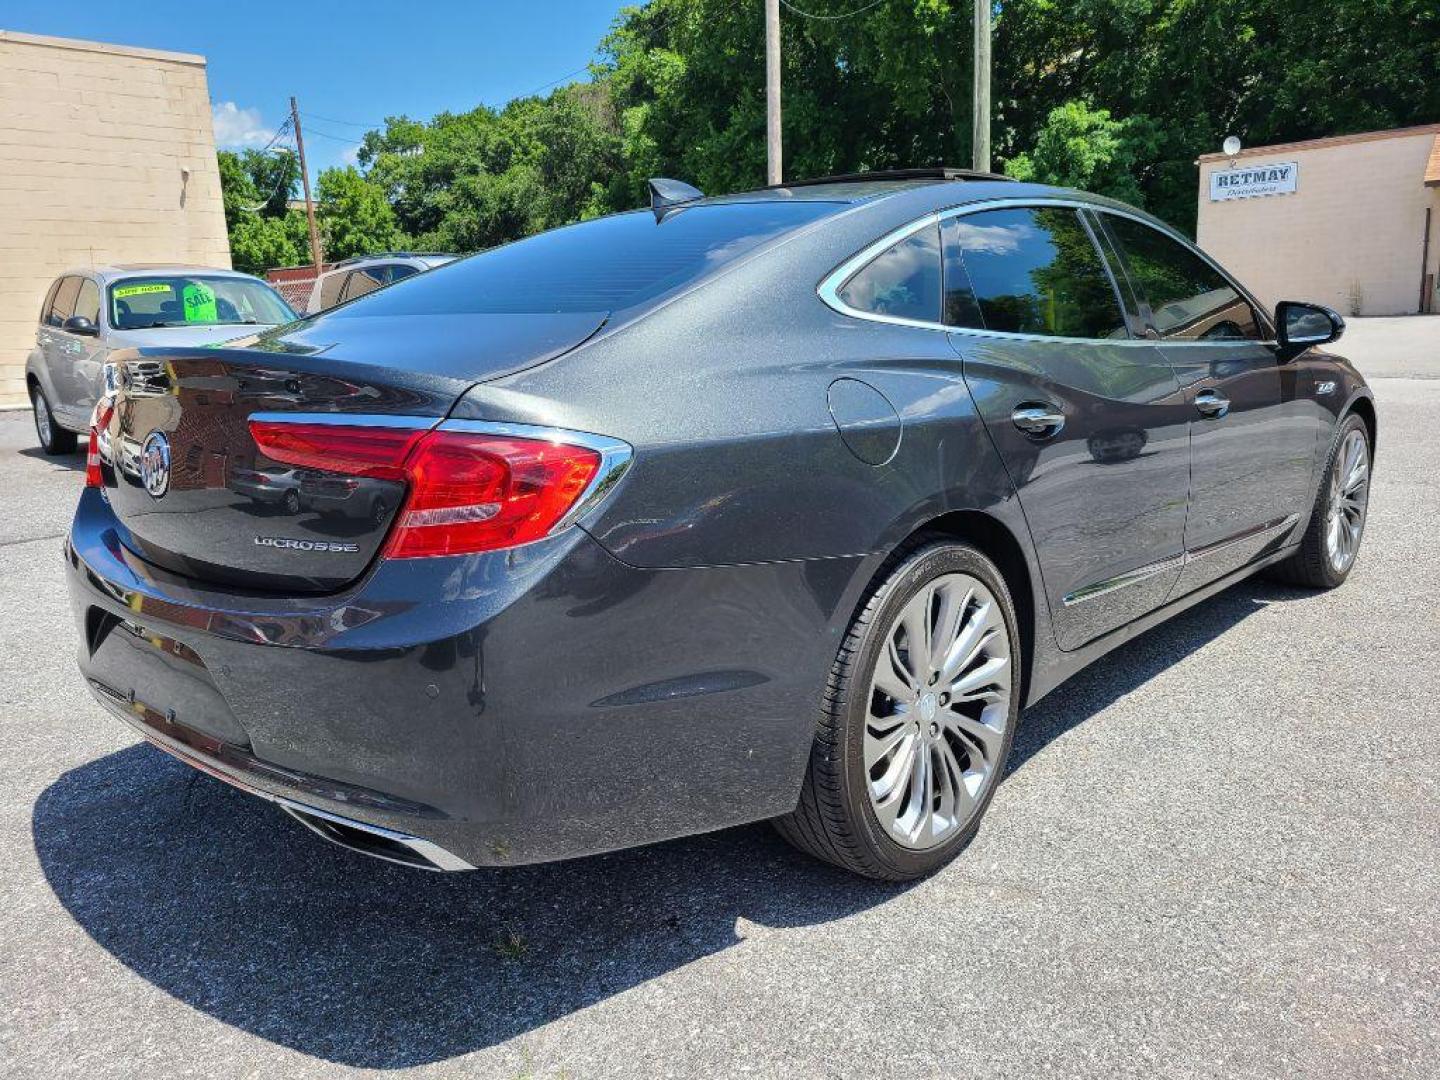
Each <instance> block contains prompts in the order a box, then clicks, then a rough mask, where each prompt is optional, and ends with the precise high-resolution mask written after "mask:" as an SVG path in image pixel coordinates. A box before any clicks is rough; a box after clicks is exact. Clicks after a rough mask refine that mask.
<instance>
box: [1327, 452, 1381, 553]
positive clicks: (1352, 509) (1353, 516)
mask: <svg viewBox="0 0 1440 1080" xmlns="http://www.w3.org/2000/svg"><path fill="white" fill-rule="evenodd" d="M1369 501H1370V448H1369V446H1368V445H1367V444H1366V441H1365V435H1364V433H1362V432H1360V431H1358V430H1357V431H1352V432H1350V433H1349V434H1348V435H1346V436H1345V439H1344V441H1343V442H1341V444H1340V452H1339V453H1338V454H1336V455H1335V466H1334V468H1332V469H1331V470H1330V507H1329V512H1328V514H1327V517H1326V521H1325V552H1326V554H1327V555H1328V556H1329V559H1330V565H1331V567H1332V568H1334V569H1335V570H1336V571H1339V572H1341V573H1343V572H1344V571H1346V570H1348V569H1349V568H1350V564H1351V563H1353V562H1354V561H1355V555H1356V554H1357V553H1358V552H1359V550H1360V537H1361V536H1362V535H1363V534H1364V532H1365V509H1366V506H1367V505H1368V503H1369Z"/></svg>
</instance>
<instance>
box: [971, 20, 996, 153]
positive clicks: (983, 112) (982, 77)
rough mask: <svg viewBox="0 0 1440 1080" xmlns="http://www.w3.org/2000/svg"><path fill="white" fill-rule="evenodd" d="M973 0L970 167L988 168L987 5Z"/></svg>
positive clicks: (988, 24) (988, 27)
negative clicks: (973, 36) (972, 105)
mask: <svg viewBox="0 0 1440 1080" xmlns="http://www.w3.org/2000/svg"><path fill="white" fill-rule="evenodd" d="M992 2H993V0H975V93H974V95H973V103H974V109H975V114H974V122H973V124H972V126H971V129H970V130H971V137H970V167H971V168H973V169H978V170H979V171H980V172H989V171H990V5H991V3H992Z"/></svg>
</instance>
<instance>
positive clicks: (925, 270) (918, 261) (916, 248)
mask: <svg viewBox="0 0 1440 1080" xmlns="http://www.w3.org/2000/svg"><path fill="white" fill-rule="evenodd" d="M838 295H839V297H840V300H841V301H842V302H843V303H844V304H845V305H846V306H847V307H851V308H854V309H855V310H856V311H865V312H869V313H870V314H872V315H888V316H890V317H892V318H897V319H917V320H919V321H921V322H929V323H933V322H938V321H939V320H940V228H939V226H938V225H927V226H925V227H924V228H923V229H920V230H919V231H918V232H915V233H912V234H911V235H909V236H907V237H906V238H905V239H904V240H901V241H900V242H899V243H897V244H895V245H893V246H892V247H890V248H889V249H887V250H886V251H883V252H881V253H880V254H879V255H877V256H876V257H875V258H873V259H871V260H870V262H868V263H867V264H866V265H865V267H864V268H863V269H861V270H859V271H858V272H857V273H856V274H855V275H854V276H853V277H851V278H850V280H849V281H847V282H845V284H844V285H843V286H841V288H840V292H839V294H838Z"/></svg>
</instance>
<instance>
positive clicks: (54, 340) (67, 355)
mask: <svg viewBox="0 0 1440 1080" xmlns="http://www.w3.org/2000/svg"><path fill="white" fill-rule="evenodd" d="M84 281H85V279H84V278H81V277H79V276H77V275H74V274H70V275H67V276H66V277H63V278H61V279H60V285H59V287H58V288H57V289H56V290H55V299H54V301H53V302H52V303H51V305H50V310H49V312H48V313H47V317H46V320H45V326H44V328H43V329H42V331H41V334H42V342H41V348H43V349H44V351H45V369H46V370H47V371H48V372H49V373H50V386H51V389H52V390H53V391H54V394H55V400H53V401H52V402H51V403H50V407H51V409H52V410H53V411H54V413H55V415H56V417H57V418H58V419H59V420H60V422H61V423H63V424H64V425H65V426H66V427H67V428H71V429H72V430H73V429H77V428H79V427H83V426H84V423H85V421H86V420H88V419H89V412H90V410H89V407H88V406H82V405H81V400H82V399H83V397H84V381H83V377H82V373H81V371H80V367H81V364H82V363H83V361H84V359H85V357H86V356H87V355H88V354H89V352H90V349H91V348H93V347H94V346H95V345H96V343H97V339H96V338H89V337H81V336H80V335H78V334H72V333H70V331H68V330H66V329H64V325H65V320H66V319H68V318H70V317H71V316H72V315H74V314H75V304H76V301H77V300H78V299H79V296H80V288H81V285H82V284H83V283H84Z"/></svg>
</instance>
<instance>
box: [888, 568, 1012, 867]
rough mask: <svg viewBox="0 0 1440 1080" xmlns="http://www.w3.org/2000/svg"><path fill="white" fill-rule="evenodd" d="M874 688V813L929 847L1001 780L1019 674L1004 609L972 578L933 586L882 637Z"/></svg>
mask: <svg viewBox="0 0 1440 1080" xmlns="http://www.w3.org/2000/svg"><path fill="white" fill-rule="evenodd" d="M884 642H885V644H884V648H883V650H882V652H881V654H880V656H879V658H878V659H877V661H876V664H875V674H874V677H873V678H872V680H871V684H870V696H869V702H868V708H867V713H866V718H865V741H864V764H865V772H866V786H867V790H868V792H869V796H870V805H871V807H872V809H873V810H874V812H875V816H876V818H877V819H878V820H879V822H880V824H881V825H882V826H883V827H884V828H885V831H886V832H887V833H888V834H889V835H890V837H891V839H893V840H895V841H896V842H897V843H899V844H901V845H903V846H905V847H907V848H912V849H916V850H924V849H928V848H933V847H935V846H937V845H939V844H942V843H944V842H945V841H946V840H948V839H949V838H950V837H951V836H953V835H955V834H956V833H957V832H959V831H960V830H962V829H963V828H964V827H965V825H966V824H967V823H968V822H969V821H970V820H971V819H972V818H973V817H974V816H975V814H976V813H977V812H978V811H979V809H980V807H981V806H982V805H983V804H984V800H985V797H986V795H987V794H988V790H989V788H990V787H991V786H993V785H994V784H995V783H996V782H997V781H998V780H999V775H998V774H999V770H1000V763H1001V761H1002V758H1003V756H1004V750H1005V738H1006V734H1007V732H1006V728H1007V725H1008V723H1009V715H1010V695H1011V694H1012V693H1013V692H1014V667H1013V665H1012V663H1011V656H1010V639H1009V635H1008V634H1007V632H1006V628H1005V619H1004V616H1003V614H1002V613H1001V610H1000V605H999V603H998V602H997V601H996V599H995V597H994V596H993V595H992V594H991V592H990V590H989V589H987V588H986V587H985V585H984V584H983V583H982V582H980V581H979V580H978V579H977V578H974V577H971V576H970V575H969V574H945V575H943V576H941V577H938V578H936V579H935V580H933V581H931V582H929V583H927V584H926V585H925V587H924V588H922V589H921V590H920V591H919V592H918V593H916V595H915V596H913V597H912V598H911V599H910V601H909V602H908V603H907V604H906V605H905V606H904V607H903V608H902V609H901V611H900V613H899V614H898V615H897V616H896V618H895V620H894V623H893V624H892V625H891V627H890V629H889V631H888V633H887V634H886V635H885V638H884Z"/></svg>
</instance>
